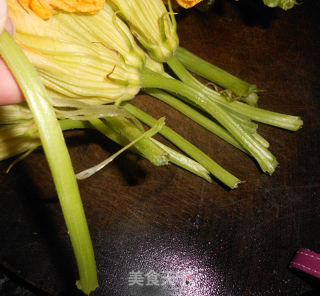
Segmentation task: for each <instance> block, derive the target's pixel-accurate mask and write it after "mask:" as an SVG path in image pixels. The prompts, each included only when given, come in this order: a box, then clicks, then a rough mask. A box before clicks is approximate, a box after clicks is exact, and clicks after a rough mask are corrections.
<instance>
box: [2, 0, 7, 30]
mask: <svg viewBox="0 0 320 296" xmlns="http://www.w3.org/2000/svg"><path fill="white" fill-rule="evenodd" d="M7 20H8V7H7V1H6V0H0V34H1V33H2V31H3V30H4V28H5V25H6V23H7Z"/></svg>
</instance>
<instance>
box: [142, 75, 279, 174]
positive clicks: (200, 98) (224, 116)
mask: <svg viewBox="0 0 320 296" xmlns="http://www.w3.org/2000/svg"><path fill="white" fill-rule="evenodd" d="M141 80H142V87H143V88H160V89H165V90H168V91H170V92H173V93H177V94H179V95H181V96H183V97H186V98H187V99H189V100H190V101H192V102H193V103H194V104H196V105H198V107H199V108H201V109H202V110H204V111H206V112H207V113H209V114H210V115H211V116H212V117H213V118H215V119H216V120H217V121H218V122H219V123H220V124H221V125H222V126H223V127H225V129H226V130H228V131H229V132H230V134H231V135H232V136H233V137H234V138H235V139H236V140H237V141H238V142H239V143H240V144H241V146H243V147H244V148H245V149H246V150H247V151H248V152H249V153H250V154H251V155H252V156H253V157H254V158H255V159H256V160H257V162H258V164H259V165H260V167H261V169H262V170H263V171H264V172H268V173H269V174H272V173H273V172H274V170H275V168H276V166H277V165H278V162H277V161H276V159H275V157H274V156H273V155H272V154H271V153H270V151H268V150H267V149H266V148H265V147H263V146H262V145H261V144H260V143H259V142H257V141H256V140H255V139H254V138H253V137H252V136H251V135H250V134H248V133H247V132H246V131H245V130H244V129H243V128H242V127H241V125H240V124H239V123H238V122H236V121H235V120H234V119H233V118H231V117H230V116H229V114H228V113H227V112H225V111H224V110H223V109H222V108H221V107H220V106H219V105H218V104H216V103H215V102H213V101H212V100H209V99H208V98H207V97H206V96H205V95H204V94H203V93H201V92H200V91H199V90H197V89H195V88H193V87H191V86H189V85H188V84H186V83H183V82H181V81H178V80H175V79H172V78H167V77H164V76H163V75H161V74H157V73H154V72H151V71H150V70H148V69H144V70H143V71H142V79H141Z"/></svg>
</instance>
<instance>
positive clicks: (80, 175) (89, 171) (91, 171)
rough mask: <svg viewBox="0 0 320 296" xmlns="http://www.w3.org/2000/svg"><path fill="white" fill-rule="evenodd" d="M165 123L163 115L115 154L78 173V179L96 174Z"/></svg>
mask: <svg viewBox="0 0 320 296" xmlns="http://www.w3.org/2000/svg"><path fill="white" fill-rule="evenodd" d="M96 120H99V119H96ZM163 125H164V118H163V117H162V118H160V119H159V120H158V121H157V122H156V123H155V125H154V126H152V127H151V128H150V129H149V130H148V131H146V132H144V133H142V134H141V135H139V136H138V137H137V138H135V139H134V140H133V141H131V142H130V143H128V144H127V145H125V146H124V147H123V148H121V149H120V150H118V151H117V152H116V153H114V154H113V155H111V156H109V157H108V158H107V159H105V160H104V161H102V162H100V163H99V164H97V165H95V166H93V167H91V168H89V169H86V170H84V171H82V172H80V173H78V174H77V175H76V177H77V179H78V180H83V179H86V178H88V177H90V176H92V175H93V174H95V173H96V172H98V171H100V170H101V169H103V168H104V167H105V166H106V165H108V164H109V163H110V162H112V161H113V160H114V159H115V158H116V157H118V156H119V155H120V154H121V153H123V152H124V151H126V150H127V149H129V148H130V147H132V146H133V145H135V144H137V143H138V142H139V141H141V140H142V139H145V138H150V137H152V136H154V135H155V134H156V133H157V132H158V131H159V130H160V129H161V128H162V127H163Z"/></svg>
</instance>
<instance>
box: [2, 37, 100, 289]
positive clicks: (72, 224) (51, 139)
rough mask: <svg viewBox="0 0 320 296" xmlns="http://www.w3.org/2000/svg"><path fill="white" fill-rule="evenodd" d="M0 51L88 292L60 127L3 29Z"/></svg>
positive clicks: (74, 187)
mask: <svg viewBox="0 0 320 296" xmlns="http://www.w3.org/2000/svg"><path fill="white" fill-rule="evenodd" d="M0 54H1V56H2V57H3V58H4V60H5V62H6V63H7V65H8V66H9V68H10V70H11V71H12V73H13V75H14V76H15V78H16V80H17V82H18V84H19V85H20V88H21V90H22V92H23V94H24V96H25V99H26V101H27V103H28V105H29V108H30V110H31V112H32V115H33V118H34V120H35V122H36V125H37V127H38V132H39V136H40V140H41V143H42V146H43V149H44V152H45V155H46V158H47V161H48V164H49V167H50V170H51V174H52V177H53V180H54V184H55V187H56V190H57V194H58V197H59V201H60V205H61V208H62V212H63V216H64V219H65V222H66V226H67V229H68V233H69V236H70V239H71V243H72V247H73V250H74V254H75V258H76V261H77V265H78V271H79V276H80V279H79V280H78V281H77V283H76V284H77V287H78V288H79V289H81V290H82V291H83V292H84V293H86V294H89V293H90V292H91V291H93V290H95V288H96V287H97V286H98V280H97V272H96V263H95V259H94V253H93V248H92V243H91V238H90V234H89V229H88V225H87V221H86V217H85V213H84V210H83V206H82V202H81V198H80V193H79V189H78V184H77V181H76V178H75V175H74V171H73V168H72V164H71V160H70V156H69V153H68V150H67V147H66V144H65V141H64V137H63V134H62V131H61V128H60V126H59V123H58V120H57V119H56V116H55V112H54V110H53V108H52V106H51V105H50V104H49V103H48V94H47V92H46V90H45V88H44V86H43V84H42V83H41V80H40V78H39V76H38V74H37V72H36V71H35V70H34V68H33V66H32V65H31V63H30V62H29V60H28V59H27V58H26V56H25V55H24V53H23V51H22V50H21V48H20V47H19V46H18V45H17V43H16V42H15V41H14V40H13V38H12V37H11V36H10V34H9V33H7V32H3V33H2V34H1V35H0Z"/></svg>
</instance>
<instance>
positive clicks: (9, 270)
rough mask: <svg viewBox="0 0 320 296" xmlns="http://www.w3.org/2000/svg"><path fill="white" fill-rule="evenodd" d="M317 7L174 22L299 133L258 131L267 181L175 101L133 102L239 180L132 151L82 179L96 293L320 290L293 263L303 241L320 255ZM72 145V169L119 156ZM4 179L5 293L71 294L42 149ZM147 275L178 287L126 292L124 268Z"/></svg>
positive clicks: (88, 140)
mask: <svg viewBox="0 0 320 296" xmlns="http://www.w3.org/2000/svg"><path fill="white" fill-rule="evenodd" d="M319 10H320V2H319V1H316V0H313V1H312V0H309V1H304V3H303V4H302V5H300V6H297V7H295V8H294V9H292V10H289V11H287V12H284V11H282V10H280V9H269V8H266V7H264V6H263V5H262V4H261V3H260V1H243V0H241V1H240V2H234V1H217V3H216V5H215V8H214V9H211V10H210V11H208V12H205V13H200V12H197V11H195V10H192V11H188V12H187V13H180V14H179V16H178V26H179V36H180V43H181V45H182V46H184V47H186V48H188V49H189V50H191V51H193V52H194V53H196V54H198V55H199V56H201V57H203V58H204V59H206V60H208V61H210V62H212V63H214V64H216V65H218V66H220V67H222V68H224V69H226V70H228V71H229V72H231V73H233V74H235V75H236V76H239V77H241V78H242V79H245V80H247V81H250V82H251V83H255V84H257V85H258V87H259V88H260V89H263V90H264V92H263V93H261V94H260V106H261V107H263V108H266V109H271V110H274V111H278V112H283V113H288V114H292V115H300V116H301V117H302V118H303V120H304V126H303V128H302V129H301V130H300V131H298V132H295V133H293V132H288V131H284V130H281V129H277V128H273V127H269V126H264V125H262V124H261V125H259V132H260V133H261V134H262V135H263V136H265V137H266V138H267V139H268V140H269V142H270V144H271V151H272V152H273V153H274V154H275V155H276V156H277V159H278V161H279V163H280V166H279V168H278V169H277V170H276V172H275V173H274V174H273V175H272V176H267V175H264V174H262V173H261V172H260V171H259V169H258V167H257V166H256V164H255V163H254V161H253V160H252V159H250V158H249V157H247V156H246V155H244V154H243V153H241V152H239V151H236V150H235V149H233V148H232V147H230V146H229V145H228V144H226V143H224V142H222V141H221V140H220V139H218V138H217V137H215V136H214V135H210V134H208V132H207V131H205V130H204V129H203V128H201V127H199V126H198V125H196V124H195V123H193V122H191V121H190V120H188V119H186V118H185V117H184V116H182V115H180V114H179V113H177V112H176V111H174V110H172V109H171V108H170V107H168V106H166V105H164V104H162V103H160V102H158V101H156V100H155V99H153V98H150V97H148V96H143V95H140V96H139V97H137V98H135V99H134V101H133V102H134V103H135V104H136V105H137V106H140V107H141V108H142V109H144V110H145V111H148V112H149V113H150V114H152V115H154V116H155V117H160V116H163V115H165V116H166V117H167V121H166V122H167V125H168V126H170V127H172V128H174V129H175V130H176V131H178V132H179V133H180V134H181V135H183V136H185V137H186V138H187V139H189V140H190V141H191V142H193V143H194V144H196V145H197V146H198V147H200V148H201V149H202V150H203V151H205V152H206V153H207V154H209V155H210V156H211V157H212V158H213V159H215V160H216V161H218V162H219V163H220V164H221V165H223V166H224V167H225V168H226V169H228V170H229V171H230V172H232V173H233V174H235V175H236V176H238V177H239V178H240V179H242V180H246V183H244V184H242V185H241V186H240V187H239V188H238V189H236V190H232V191H228V190H226V189H225V188H224V187H223V186H221V184H220V183H218V182H216V181H215V180H214V181H213V183H212V184H209V183H207V182H206V181H204V180H202V179H200V178H198V177H196V176H193V175H192V174H190V173H188V172H185V171H183V170H182V169H179V168H177V167H175V166H173V165H170V166H168V167H160V168H156V167H153V166H152V165H151V164H149V163H148V162H147V161H145V160H143V159H140V158H139V157H136V156H135V155H133V154H131V153H125V154H124V155H122V156H121V157H119V158H118V159H117V160H116V161H114V162H113V163H112V164H111V165H110V166H109V167H107V168H106V169H104V170H103V171H101V172H99V173H98V174H96V175H95V176H93V177H91V178H89V179H87V180H85V181H81V182H80V190H81V193H82V197H83V203H84V207H85V210H86V214H87V219H88V223H89V227H90V230H91V235H92V239H93V244H94V249H95V254H96V260H97V265H98V274H99V281H100V288H99V289H97V290H96V292H94V293H93V294H92V295H94V296H100V295H111V296H113V295H114V296H118V295H121V296H122V295H126V296H131V295H139V296H140V295H141V296H142V295H154V296H158V295H159V296H160V295H167V296H171V295H172V296H173V295H181V296H182V295H183V296H184V295H193V296H200V295H201V296H211V295H217V296H220V295H221V296H224V295H228V296H229V295H230V296H238V295H305V296H307V295H320V292H319V291H320V290H319V281H318V280H316V279H313V278H312V277H308V276H307V275H303V274H300V273H298V272H296V271H294V270H291V269H290V268H289V267H288V265H289V263H290V260H291V259H292V257H293V256H294V254H295V252H296V251H297V250H298V249H299V248H301V247H304V248H309V249H312V250H314V251H316V252H320V242H319V237H320V230H319V222H320V219H319V215H320V206H319V205H320V190H319V186H320V173H319V163H320V156H319V143H320V138H319V134H320V122H319V110H320V108H319V107H320V106H319V105H320V104H319V95H320V91H319V82H318V79H319V50H320V46H319V36H320V34H319V21H318V15H319ZM67 143H68V145H69V147H70V152H71V156H72V159H73V163H74V167H75V170H76V171H80V170H82V169H85V168H87V167H89V166H90V165H94V164H96V163H97V162H99V161H101V160H102V159H104V158H105V157H106V156H107V155H109V154H110V153H112V152H115V151H116V150H117V149H118V148H119V147H118V146H117V145H115V144H113V143H111V142H110V141H108V140H106V139H104V138H103V137H101V136H100V135H98V134H97V133H95V132H83V131H77V132H71V133H67ZM9 163H10V161H5V162H2V163H1V164H0V169H1V170H3V169H5V168H6V167H7V166H8V165H9ZM0 178H1V185H0V192H1V198H0V265H1V269H0V273H1V274H2V276H0V295H6V296H7V295H34V294H36V295H40V294H41V295H46V294H47V293H48V294H49V295H78V294H80V293H78V292H77V290H76V288H75V286H74V282H75V280H76V279H77V270H76V267H75V264H74V259H73V255H72V251H71V247H70V243H69V240H68V235H67V233H66V229H65V226H64V222H63V218H62V215H61V213H60V208H59V203H58V200H57V197H56V194H55V190H54V187H53V185H52V182H51V181H52V180H51V177H50V174H49V172H48V168H47V164H46V162H45V159H44V156H43V154H42V152H41V150H37V151H36V152H34V153H33V154H32V155H31V156H30V157H28V158H27V159H25V160H24V161H23V162H21V163H19V164H18V165H16V166H15V167H14V168H13V170H12V171H11V173H10V174H9V175H4V174H2V175H1V176H0ZM152 270H153V271H155V272H156V273H158V274H162V275H163V274H164V273H165V272H170V273H171V274H173V275H175V276H174V278H173V281H174V285H173V286H170V285H165V286H162V287H161V286H155V285H153V286H147V285H145V284H144V286H142V287H139V286H138V285H134V286H129V276H130V273H131V272H133V271H140V272H144V273H147V272H149V271H152ZM17 285H18V286H17ZM19 285H22V286H24V287H25V288H27V289H26V290H25V289H22V288H21V287H19Z"/></svg>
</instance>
